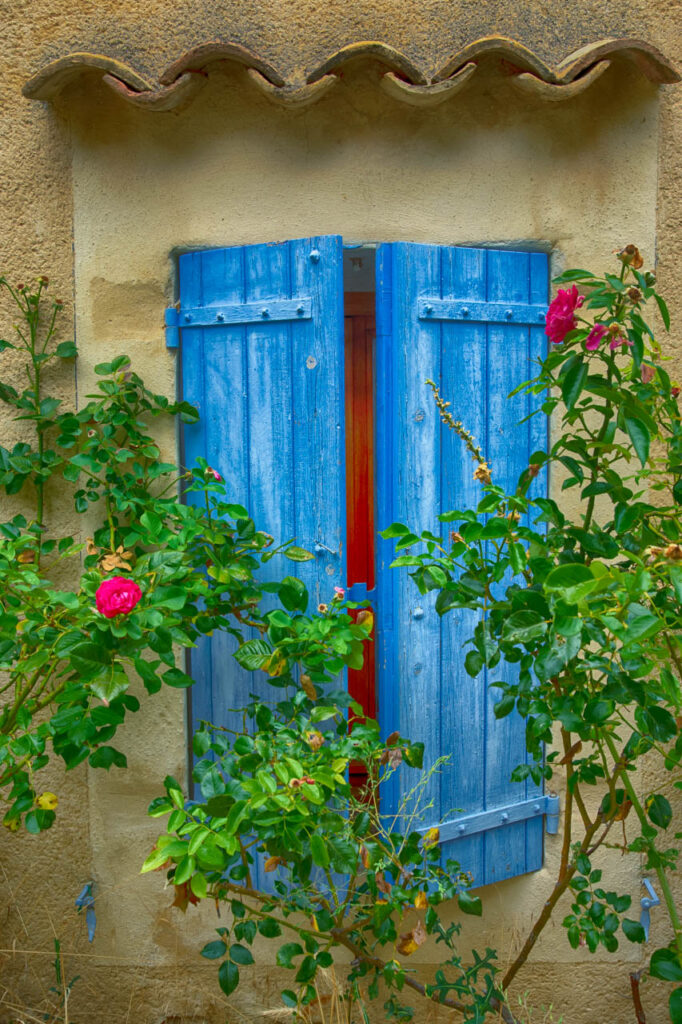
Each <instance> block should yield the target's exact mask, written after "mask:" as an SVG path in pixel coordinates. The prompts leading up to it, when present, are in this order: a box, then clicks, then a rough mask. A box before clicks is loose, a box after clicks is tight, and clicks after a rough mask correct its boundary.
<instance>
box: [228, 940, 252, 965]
mask: <svg viewBox="0 0 682 1024" xmlns="http://www.w3.org/2000/svg"><path fill="white" fill-rule="evenodd" d="M230 960H231V961H232V963H235V964H239V965H240V966H242V967H248V966H249V965H250V964H252V963H253V962H254V959H253V956H252V954H251V951H250V950H248V949H247V948H246V946H240V945H239V943H237V944H236V945H234V946H230Z"/></svg>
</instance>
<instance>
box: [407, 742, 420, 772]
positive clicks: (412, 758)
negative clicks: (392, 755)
mask: <svg viewBox="0 0 682 1024" xmlns="http://www.w3.org/2000/svg"><path fill="white" fill-rule="evenodd" d="M403 760H404V761H405V764H408V765H409V766H410V768H423V766H424V744H423V743H422V742H421V740H418V741H417V742H416V743H408V744H407V746H406V747H404V748H403Z"/></svg>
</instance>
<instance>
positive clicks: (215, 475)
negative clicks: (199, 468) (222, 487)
mask: <svg viewBox="0 0 682 1024" xmlns="http://www.w3.org/2000/svg"><path fill="white" fill-rule="evenodd" d="M206 475H207V476H212V477H213V479H214V480H216V481H217V482H218V483H219V484H220V483H222V481H223V478H222V477H221V475H220V473H219V472H218V470H217V469H213V468H212V467H211V466H207V467H206Z"/></svg>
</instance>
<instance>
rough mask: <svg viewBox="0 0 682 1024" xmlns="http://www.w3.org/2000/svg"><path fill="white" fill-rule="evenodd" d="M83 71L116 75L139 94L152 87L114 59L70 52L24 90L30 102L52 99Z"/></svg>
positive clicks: (50, 64) (98, 54) (54, 61)
mask: <svg viewBox="0 0 682 1024" xmlns="http://www.w3.org/2000/svg"><path fill="white" fill-rule="evenodd" d="M84 71H102V72H104V73H105V74H110V75H114V76H115V77H116V78H119V79H121V81H122V82H125V84H126V85H128V86H130V88H131V89H133V90H136V91H138V92H139V91H144V90H146V89H151V88H152V85H151V83H150V82H148V81H147V79H146V78H143V77H142V75H138V73H137V72H136V71H134V70H133V68H131V67H130V66H129V65H128V64H123V63H122V62H121V61H119V60H115V59H114V58H113V57H105V56H103V55H102V54H100V53H69V54H67V55H66V56H65V57H59V58H58V59H57V60H53V61H51V62H50V63H49V64H48V65H46V67H44V68H42V69H41V70H40V71H39V72H38V73H37V74H36V75H33V77H32V78H29V80H28V82H26V84H25V86H24V88H23V89H22V90H21V91H22V92H23V94H24V96H26V97H27V99H30V100H51V99H53V98H54V97H55V96H56V95H57V93H59V92H61V90H62V89H63V88H64V86H66V85H68V84H69V82H71V81H73V79H75V78H78V77H79V76H80V75H81V74H82V73H83V72H84Z"/></svg>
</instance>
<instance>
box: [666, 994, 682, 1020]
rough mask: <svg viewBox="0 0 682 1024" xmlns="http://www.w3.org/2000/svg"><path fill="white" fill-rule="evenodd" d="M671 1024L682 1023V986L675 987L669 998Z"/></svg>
mask: <svg viewBox="0 0 682 1024" xmlns="http://www.w3.org/2000/svg"><path fill="white" fill-rule="evenodd" d="M668 1009H669V1010H670V1024H682V988H675V989H673V991H672V992H671V993H670V998H669V999H668Z"/></svg>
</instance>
